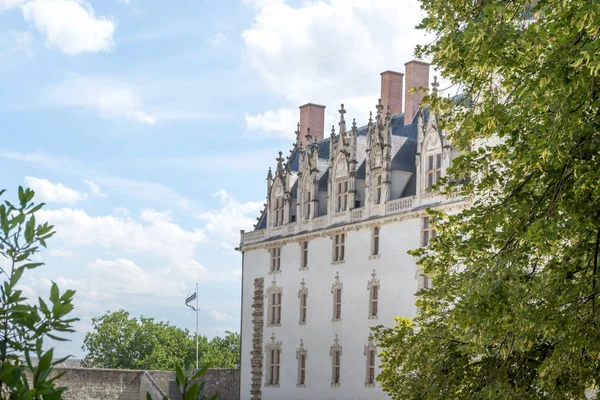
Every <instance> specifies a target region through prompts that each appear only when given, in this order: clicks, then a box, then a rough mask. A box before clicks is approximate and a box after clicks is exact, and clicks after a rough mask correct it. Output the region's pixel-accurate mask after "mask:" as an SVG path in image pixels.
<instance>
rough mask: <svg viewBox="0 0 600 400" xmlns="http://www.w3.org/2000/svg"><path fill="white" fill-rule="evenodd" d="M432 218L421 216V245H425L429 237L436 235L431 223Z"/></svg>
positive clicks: (429, 240)
mask: <svg viewBox="0 0 600 400" xmlns="http://www.w3.org/2000/svg"><path fill="white" fill-rule="evenodd" d="M433 221H434V219H433V218H431V217H428V216H427V217H423V218H421V247H427V246H429V244H430V243H431V239H433V238H435V237H436V236H437V231H436V230H435V228H434V227H433V225H432V223H431V222H433Z"/></svg>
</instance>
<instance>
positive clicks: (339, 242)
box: [333, 233, 346, 261]
mask: <svg viewBox="0 0 600 400" xmlns="http://www.w3.org/2000/svg"><path fill="white" fill-rule="evenodd" d="M345 241H346V234H345V233H338V234H337V235H333V261H344V246H345Z"/></svg>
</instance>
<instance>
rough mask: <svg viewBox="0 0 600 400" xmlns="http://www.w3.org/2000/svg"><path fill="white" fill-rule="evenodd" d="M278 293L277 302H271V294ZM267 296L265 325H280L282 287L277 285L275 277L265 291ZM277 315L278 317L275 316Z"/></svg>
mask: <svg viewBox="0 0 600 400" xmlns="http://www.w3.org/2000/svg"><path fill="white" fill-rule="evenodd" d="M277 294H278V295H279V297H276V300H277V301H278V304H273V303H274V301H273V300H274V299H273V295H277ZM266 297H267V321H266V325H267V326H268V327H275V326H281V314H282V304H281V303H282V297H283V288H282V287H281V286H277V282H276V281H275V278H273V281H272V282H271V286H270V287H269V288H268V289H267V292H266ZM277 317H278V318H277Z"/></svg>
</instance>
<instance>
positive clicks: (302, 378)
mask: <svg viewBox="0 0 600 400" xmlns="http://www.w3.org/2000/svg"><path fill="white" fill-rule="evenodd" d="M306 358H307V356H306V349H305V348H304V340H302V339H300V347H299V348H298V350H296V360H298V381H297V384H296V386H297V387H306ZM303 372H304V375H303V374H302V373H303Z"/></svg>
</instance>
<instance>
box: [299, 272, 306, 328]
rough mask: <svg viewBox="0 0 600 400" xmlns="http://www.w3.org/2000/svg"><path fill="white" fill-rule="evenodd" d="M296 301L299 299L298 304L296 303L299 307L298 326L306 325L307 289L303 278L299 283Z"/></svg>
mask: <svg viewBox="0 0 600 400" xmlns="http://www.w3.org/2000/svg"><path fill="white" fill-rule="evenodd" d="M298 299H299V302H298V305H299V313H298V324H299V325H306V318H307V314H308V313H307V309H308V288H307V287H306V283H305V282H304V278H302V282H300V289H298ZM303 317H304V318H303Z"/></svg>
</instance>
